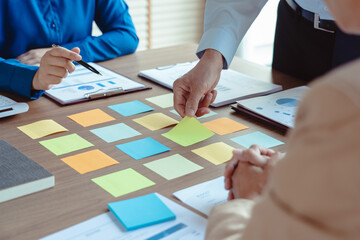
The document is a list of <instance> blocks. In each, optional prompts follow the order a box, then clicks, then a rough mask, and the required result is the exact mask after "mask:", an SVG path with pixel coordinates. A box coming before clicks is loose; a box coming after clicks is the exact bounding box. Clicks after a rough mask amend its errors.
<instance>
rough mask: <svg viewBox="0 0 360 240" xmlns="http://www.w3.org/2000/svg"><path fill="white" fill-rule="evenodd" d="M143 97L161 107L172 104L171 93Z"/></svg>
mask: <svg viewBox="0 0 360 240" xmlns="http://www.w3.org/2000/svg"><path fill="white" fill-rule="evenodd" d="M145 99H146V100H147V101H149V102H151V103H153V104H155V105H158V106H159V107H162V108H168V107H173V106H174V94H173V93H168V94H164V95H160V96H156V97H151V98H145Z"/></svg>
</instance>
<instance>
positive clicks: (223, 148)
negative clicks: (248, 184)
mask: <svg viewBox="0 0 360 240" xmlns="http://www.w3.org/2000/svg"><path fill="white" fill-rule="evenodd" d="M233 150H234V148H233V147H231V146H229V145H227V144H226V143H223V142H217V143H213V144H210V145H207V146H205V147H201V148H197V149H194V150H192V152H193V153H195V154H197V155H199V156H200V157H202V158H205V159H206V160H208V161H209V162H212V163H213V164H215V165H219V164H221V163H224V162H227V161H229V160H230V159H231V158H232V156H233V154H232V152H233Z"/></svg>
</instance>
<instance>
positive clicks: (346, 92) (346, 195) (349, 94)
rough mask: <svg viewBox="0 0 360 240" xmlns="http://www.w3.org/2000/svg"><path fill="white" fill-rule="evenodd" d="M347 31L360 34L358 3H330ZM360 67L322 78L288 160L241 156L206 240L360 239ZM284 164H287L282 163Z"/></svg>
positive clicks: (307, 100) (255, 153)
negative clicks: (226, 194)
mask: <svg viewBox="0 0 360 240" xmlns="http://www.w3.org/2000/svg"><path fill="white" fill-rule="evenodd" d="M325 2H327V4H328V7H329V9H330V11H331V12H332V13H333V15H334V17H335V19H336V21H338V24H339V26H340V27H342V29H343V30H344V31H346V32H349V33H360V15H359V14H358V13H359V12H360V2H359V1H358V0H346V1H340V0H325ZM359 75H360V60H355V61H354V62H352V63H350V64H348V65H345V66H343V67H341V68H338V69H336V70H334V71H332V72H330V73H329V74H327V75H325V76H323V77H321V78H319V79H318V80H317V81H315V82H314V83H313V84H312V85H311V88H310V90H309V91H308V93H307V94H306V95H305V97H304V99H303V101H302V102H301V103H300V106H299V109H298V113H297V116H296V123H295V128H294V129H293V131H292V132H291V133H290V141H289V142H288V149H287V153H286V155H285V156H284V157H283V158H281V154H280V153H278V152H276V151H273V150H271V149H266V148H262V147H259V146H252V147H251V148H250V149H248V150H243V151H241V150H235V151H234V156H233V159H232V160H231V161H230V162H229V163H228V165H227V167H226V170H225V187H226V188H227V189H230V192H229V199H233V198H234V199H235V200H231V201H228V202H227V203H224V204H222V205H219V206H216V207H215V208H214V209H213V210H212V211H211V213H210V215H209V222H208V226H207V233H206V239H247V240H248V239H261V240H264V239H268V240H269V239H274V240H275V239H276V240H282V239H284V240H285V239H286V240H288V239H291V240H296V239H316V240H325V239H326V240H330V239H331V240H332V239H348V240H352V239H354V240H355V239H359V236H360V204H359V202H360V191H359V189H358V188H359V184H360V174H359V169H360V157H359V156H360V148H359V142H360V134H359V133H360V94H359V93H360V81H359V79H358V76H359ZM280 159H281V160H280Z"/></svg>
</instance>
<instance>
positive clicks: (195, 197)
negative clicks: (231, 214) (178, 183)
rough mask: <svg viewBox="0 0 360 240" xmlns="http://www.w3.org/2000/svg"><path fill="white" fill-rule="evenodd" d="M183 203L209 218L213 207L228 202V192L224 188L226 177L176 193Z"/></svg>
mask: <svg viewBox="0 0 360 240" xmlns="http://www.w3.org/2000/svg"><path fill="white" fill-rule="evenodd" d="M173 195H174V196H175V197H176V198H178V199H179V200H180V201H182V202H183V203H186V204H187V205H189V206H190V207H192V208H194V209H196V210H198V211H200V212H202V213H204V214H205V215H207V216H209V213H210V211H211V209H212V208H213V207H215V206H216V205H219V204H221V203H224V202H226V201H227V197H228V191H227V190H225V187H224V177H218V178H215V179H213V180H210V181H207V182H203V183H200V184H197V185H194V186H192V187H189V188H185V189H183V190H180V191H177V192H174V193H173Z"/></svg>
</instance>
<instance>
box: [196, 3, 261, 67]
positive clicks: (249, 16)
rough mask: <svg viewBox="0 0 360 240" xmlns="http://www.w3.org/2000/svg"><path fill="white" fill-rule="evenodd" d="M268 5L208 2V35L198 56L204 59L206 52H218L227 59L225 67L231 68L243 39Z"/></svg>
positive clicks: (200, 46)
mask: <svg viewBox="0 0 360 240" xmlns="http://www.w3.org/2000/svg"><path fill="white" fill-rule="evenodd" d="M266 2H267V0H207V1H206V7H205V20H204V34H203V36H202V38H201V41H200V44H199V47H198V49H197V55H198V57H199V58H201V57H202V55H203V54H204V51H205V50H206V49H215V50H217V51H219V52H220V53H221V54H222V55H223V56H224V58H225V62H224V68H225V69H226V68H228V66H229V65H230V63H231V61H232V59H233V57H234V55H235V52H236V50H237V48H238V46H239V44H240V42H241V40H242V38H243V37H244V35H245V33H246V32H247V30H248V29H249V28H250V25H251V24H252V23H253V21H254V20H255V18H256V17H257V16H258V14H259V13H260V11H261V9H262V8H263V7H264V5H265V3H266Z"/></svg>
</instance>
